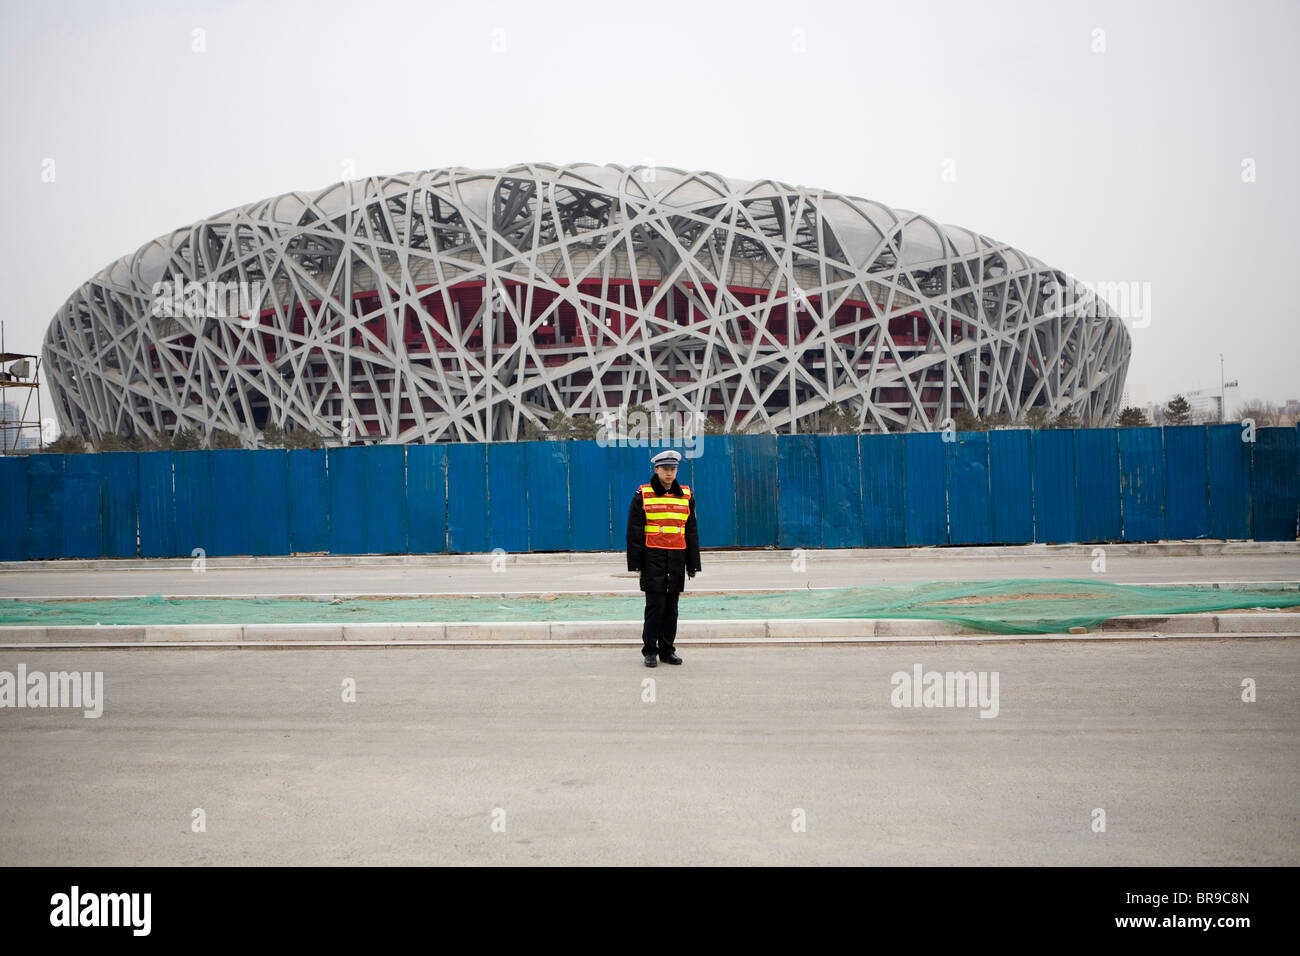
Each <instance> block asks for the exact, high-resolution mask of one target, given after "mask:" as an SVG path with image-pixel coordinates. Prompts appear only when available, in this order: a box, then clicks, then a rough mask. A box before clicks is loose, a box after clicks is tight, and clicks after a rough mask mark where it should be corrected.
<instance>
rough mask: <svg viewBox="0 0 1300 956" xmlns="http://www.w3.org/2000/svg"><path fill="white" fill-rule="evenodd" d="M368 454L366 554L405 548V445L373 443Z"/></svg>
mask: <svg viewBox="0 0 1300 956" xmlns="http://www.w3.org/2000/svg"><path fill="white" fill-rule="evenodd" d="M367 451H369V452H370V454H369V455H367V456H366V459H365V465H366V479H365V481H366V487H365V491H366V553H368V554H401V553H403V552H405V551H406V495H405V494H404V493H403V492H404V491H405V489H406V446H405V445H371V446H370V447H369V448H368V449H367Z"/></svg>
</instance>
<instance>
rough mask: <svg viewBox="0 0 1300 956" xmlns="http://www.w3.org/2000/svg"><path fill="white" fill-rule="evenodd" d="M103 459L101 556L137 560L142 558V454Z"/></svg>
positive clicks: (114, 453) (116, 453) (125, 453)
mask: <svg viewBox="0 0 1300 956" xmlns="http://www.w3.org/2000/svg"><path fill="white" fill-rule="evenodd" d="M97 457H98V458H99V554H100V555H102V556H103V557H106V558H134V557H136V556H137V555H138V554H139V549H138V547H137V545H136V533H137V531H138V527H139V506H140V474H139V458H140V455H139V453H138V452H134V451H108V452H104V453H102V454H100V455H98V456H97Z"/></svg>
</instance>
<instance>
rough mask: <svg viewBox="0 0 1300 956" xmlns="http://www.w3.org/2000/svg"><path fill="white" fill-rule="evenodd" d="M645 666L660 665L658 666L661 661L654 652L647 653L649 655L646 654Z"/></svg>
mask: <svg viewBox="0 0 1300 956" xmlns="http://www.w3.org/2000/svg"><path fill="white" fill-rule="evenodd" d="M645 666H646V667H658V666H659V662H658V661H657V660H655V656H654V655H653V654H647V655H646V656H645Z"/></svg>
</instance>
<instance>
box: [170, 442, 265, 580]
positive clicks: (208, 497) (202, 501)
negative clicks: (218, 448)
mask: <svg viewBox="0 0 1300 956" xmlns="http://www.w3.org/2000/svg"><path fill="white" fill-rule="evenodd" d="M212 455H213V452H210V451H178V452H174V453H173V454H172V484H173V487H174V489H175V492H174V494H173V496H172V502H173V504H172V507H173V511H172V514H173V515H174V520H175V522H176V541H175V544H176V547H177V548H178V549H179V552H180V554H183V555H186V556H193V555H194V551H195V549H197V548H202V549H203V553H204V554H211V555H217V554H247V552H246V551H231V550H224V549H222V548H219V547H218V545H217V541H216V540H215V535H214V533H213V521H214V515H213V510H214V508H215V507H216V500H215V499H214V497H213V490H214V489H213V483H212ZM220 487H221V488H222V490H223V492H225V494H223V497H222V504H221V507H222V509H223V514H221V515H220V516H219V518H217V519H216V520H218V521H219V522H220V523H221V524H222V526H223V531H226V532H227V533H228V532H229V529H230V528H231V527H232V526H240V525H242V524H243V515H241V514H240V513H239V509H240V507H241V506H242V505H243V502H244V500H245V499H246V498H247V497H248V495H250V494H254V493H256V492H255V491H253V490H252V489H248V488H238V486H237V485H234V486H228V485H224V484H223V485H222V486H220ZM232 492H233V493H232ZM227 496H228V497H227ZM225 546H226V547H229V538H227V539H226V542H225Z"/></svg>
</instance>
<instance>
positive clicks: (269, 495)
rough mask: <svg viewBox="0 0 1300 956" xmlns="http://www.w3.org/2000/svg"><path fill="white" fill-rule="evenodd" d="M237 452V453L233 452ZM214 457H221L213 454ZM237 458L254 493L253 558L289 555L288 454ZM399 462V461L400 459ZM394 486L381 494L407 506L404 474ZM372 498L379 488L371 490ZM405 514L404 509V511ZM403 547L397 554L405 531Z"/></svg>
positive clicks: (246, 453) (273, 451) (250, 517)
mask: <svg viewBox="0 0 1300 956" xmlns="http://www.w3.org/2000/svg"><path fill="white" fill-rule="evenodd" d="M231 450H232V451H235V450H234V449H231ZM213 454H219V453H218V452H213ZM236 454H239V455H242V456H243V461H244V470H243V474H244V475H245V476H246V477H245V484H244V485H242V486H241V487H246V488H249V489H252V490H253V494H252V500H251V502H250V504H249V507H248V508H247V509H244V511H245V520H247V522H248V528H249V531H248V546H249V553H250V554H288V553H289V506H288V497H289V492H288V486H289V453H288V452H286V451H284V450H282V449H279V448H269V449H265V450H262V451H252V450H251V449H250V450H242V451H236ZM399 461H400V459H399ZM388 480H391V481H394V482H395V484H393V485H391V486H389V487H388V488H387V489H386V490H385V491H383V492H381V493H382V494H384V495H386V496H388V497H389V498H396V499H398V501H399V503H401V504H405V500H406V499H405V496H403V495H402V494H400V491H401V488H402V480H403V479H402V472H401V471H400V470H399V471H398V472H397V476H396V477H395V478H391V479H388ZM370 491H371V494H372V495H374V494H375V493H376V488H374V487H372V488H371V489H370ZM402 513H403V514H405V509H403V511H402ZM398 541H399V542H400V544H398V546H397V547H396V548H394V549H393V550H394V551H397V552H401V551H404V550H405V549H406V538H405V528H403V529H402V535H401V537H399V538H398Z"/></svg>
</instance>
